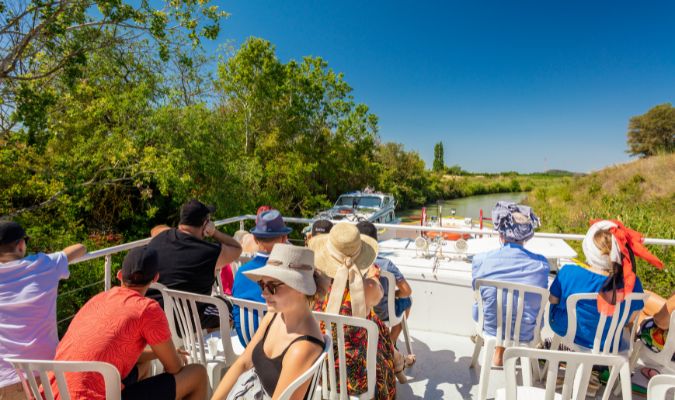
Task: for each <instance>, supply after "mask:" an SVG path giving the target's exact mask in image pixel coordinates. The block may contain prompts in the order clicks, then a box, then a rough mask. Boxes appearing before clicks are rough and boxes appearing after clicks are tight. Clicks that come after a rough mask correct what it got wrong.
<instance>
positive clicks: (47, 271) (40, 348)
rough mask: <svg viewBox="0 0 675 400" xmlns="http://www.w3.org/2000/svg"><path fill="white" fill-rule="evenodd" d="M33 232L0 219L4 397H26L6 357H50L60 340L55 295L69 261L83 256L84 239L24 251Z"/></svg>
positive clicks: (0, 389) (0, 382) (0, 393)
mask: <svg viewBox="0 0 675 400" xmlns="http://www.w3.org/2000/svg"><path fill="white" fill-rule="evenodd" d="M28 240H29V237H28V236H27V235H26V232H25V231H24V229H23V228H22V227H21V225H19V224H18V223H16V222H13V221H2V222H0V309H1V310H2V311H0V312H1V313H2V318H0V319H1V320H2V322H1V323H0V399H3V400H14V399H24V398H25V397H24V394H23V390H22V386H21V383H20V380H19V377H18V376H17V375H16V371H15V370H14V368H13V367H12V366H11V365H10V364H9V363H7V362H5V361H4V359H3V358H4V357H7V358H28V359H44V360H50V359H52V358H53V357H54V352H55V351H56V345H57V344H58V342H59V338H58V334H57V330H56V295H57V290H58V287H59V281H60V280H61V279H67V278H68V276H69V274H70V273H69V271H68V263H69V262H70V261H73V260H75V259H77V258H79V257H82V256H83V255H84V254H85V253H86V252H87V249H86V248H85V247H84V246H83V245H81V244H74V245H72V246H68V247H66V248H65V249H63V251H60V252H56V253H52V254H44V253H37V254H32V255H29V256H26V248H27V246H28Z"/></svg>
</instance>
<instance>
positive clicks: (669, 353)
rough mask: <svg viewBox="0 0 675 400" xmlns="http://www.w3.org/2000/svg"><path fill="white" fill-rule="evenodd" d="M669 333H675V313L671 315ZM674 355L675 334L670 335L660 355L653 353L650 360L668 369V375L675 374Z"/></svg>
mask: <svg viewBox="0 0 675 400" xmlns="http://www.w3.org/2000/svg"><path fill="white" fill-rule="evenodd" d="M668 332H675V311H673V313H672V314H670V326H669V328H668ZM673 354H675V333H672V334H669V335H668V337H667V338H666V343H665V344H664V345H663V349H662V350H661V351H659V352H658V353H654V352H651V353H650V354H649V358H650V359H652V360H653V361H655V362H657V363H658V364H659V365H660V366H663V367H666V369H668V373H673V372H675V368H674V367H673V364H675V363H674V362H673V361H672V359H673ZM661 372H663V371H661Z"/></svg>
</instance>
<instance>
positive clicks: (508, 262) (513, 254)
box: [471, 242, 551, 341]
mask: <svg viewBox="0 0 675 400" xmlns="http://www.w3.org/2000/svg"><path fill="white" fill-rule="evenodd" d="M550 270H551V268H550V267H549V265H548V261H547V260H546V257H544V256H542V255H539V254H535V253H532V252H530V251H528V250H525V248H524V247H523V246H521V245H519V244H516V243H512V242H507V243H505V244H504V246H502V247H501V248H500V249H498V250H494V251H490V252H487V253H481V254H476V255H475V256H474V257H473V265H472V269H471V277H472V281H471V284H472V285H475V282H476V279H491V280H495V281H503V282H513V283H520V284H525V285H531V286H537V287H540V288H544V289H546V287H547V286H548V273H549V272H550ZM474 287H475V286H474ZM481 296H482V297H483V313H484V319H483V330H484V331H485V332H486V333H487V334H488V335H492V336H495V335H496V334H497V290H496V289H495V288H492V287H486V288H482V289H481ZM517 301H518V296H517V295H516V296H514V302H513V319H512V321H513V325H514V326H515V323H516V317H515V314H516V310H517V304H518V303H517ZM540 303H541V298H540V296H538V295H535V294H528V295H526V296H525V304H524V307H523V318H522V321H521V326H520V340H521V341H530V340H532V339H534V327H535V325H536V322H537V321H536V319H537V313H538V312H539V305H540ZM502 304H503V305H504V306H506V299H504V302H503V303H502ZM504 309H506V307H504ZM473 319H474V321H478V304H475V303H474V305H473ZM502 321H506V316H504V317H503V319H502ZM512 332H513V331H512Z"/></svg>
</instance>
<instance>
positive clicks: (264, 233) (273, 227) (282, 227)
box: [251, 210, 293, 238]
mask: <svg viewBox="0 0 675 400" xmlns="http://www.w3.org/2000/svg"><path fill="white" fill-rule="evenodd" d="M291 232H293V229H292V228H289V227H287V226H286V224H285V223H284V219H283V218H282V217H281V213H279V211H277V210H269V211H265V212H263V213H262V214H260V215H259V216H258V221H257V222H256V225H255V228H253V229H251V234H253V236H255V237H259V238H275V237H278V236H283V235H288V234H289V233H291Z"/></svg>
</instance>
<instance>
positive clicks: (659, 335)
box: [637, 290, 675, 379]
mask: <svg viewBox="0 0 675 400" xmlns="http://www.w3.org/2000/svg"><path fill="white" fill-rule="evenodd" d="M645 293H647V294H649V297H647V300H646V301H645V308H643V309H642V312H641V313H640V316H639V319H640V329H639V331H638V335H637V338H638V339H639V340H640V341H641V342H642V343H643V344H644V346H643V347H642V348H641V349H640V354H642V353H643V352H646V351H651V352H654V353H660V352H661V351H662V350H663V346H665V345H666V341H667V340H668V334H669V332H668V330H669V329H670V317H671V315H672V313H673V311H675V294H673V295H671V296H670V297H669V298H668V299H667V300H666V299H664V298H663V297H661V296H659V295H658V294H656V293H654V292H650V291H649V290H645ZM671 360H672V361H673V362H675V354H673V355H672V358H671ZM641 372H642V375H644V376H645V378H647V379H651V378H652V377H654V375H658V374H659V371H658V370H655V369H654V368H648V367H645V368H642V370H641Z"/></svg>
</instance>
